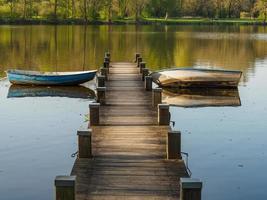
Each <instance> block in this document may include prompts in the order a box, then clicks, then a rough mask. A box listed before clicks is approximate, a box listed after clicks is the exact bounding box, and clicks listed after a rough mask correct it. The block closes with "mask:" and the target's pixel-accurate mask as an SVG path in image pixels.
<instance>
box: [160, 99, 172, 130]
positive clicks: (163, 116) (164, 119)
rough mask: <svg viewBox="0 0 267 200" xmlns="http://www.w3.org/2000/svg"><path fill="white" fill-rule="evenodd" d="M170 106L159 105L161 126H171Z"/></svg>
mask: <svg viewBox="0 0 267 200" xmlns="http://www.w3.org/2000/svg"><path fill="white" fill-rule="evenodd" d="M169 110H170V106H169V104H158V123H159V125H166V126H168V125H170V111H169Z"/></svg>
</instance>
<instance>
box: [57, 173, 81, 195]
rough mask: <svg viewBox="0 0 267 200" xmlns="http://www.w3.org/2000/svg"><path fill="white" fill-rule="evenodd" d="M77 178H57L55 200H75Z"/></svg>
mask: <svg viewBox="0 0 267 200" xmlns="http://www.w3.org/2000/svg"><path fill="white" fill-rule="evenodd" d="M75 182H76V176H57V177H56V178H55V200H75Z"/></svg>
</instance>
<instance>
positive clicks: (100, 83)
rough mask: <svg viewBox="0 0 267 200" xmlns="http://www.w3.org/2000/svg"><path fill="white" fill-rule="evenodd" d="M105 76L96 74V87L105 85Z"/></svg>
mask: <svg viewBox="0 0 267 200" xmlns="http://www.w3.org/2000/svg"><path fill="white" fill-rule="evenodd" d="M105 79H106V77H105V76H102V75H98V76H97V87H105V86H106V82H105Z"/></svg>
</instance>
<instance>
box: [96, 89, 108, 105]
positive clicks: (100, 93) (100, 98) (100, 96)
mask: <svg viewBox="0 0 267 200" xmlns="http://www.w3.org/2000/svg"><path fill="white" fill-rule="evenodd" d="M96 91H97V103H100V105H105V104H106V87H98V88H96Z"/></svg>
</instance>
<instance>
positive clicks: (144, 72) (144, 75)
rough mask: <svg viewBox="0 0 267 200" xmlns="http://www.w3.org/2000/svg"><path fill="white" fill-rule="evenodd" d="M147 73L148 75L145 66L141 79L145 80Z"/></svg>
mask: <svg viewBox="0 0 267 200" xmlns="http://www.w3.org/2000/svg"><path fill="white" fill-rule="evenodd" d="M148 75H149V69H147V68H144V69H142V81H145V78H146V76H148Z"/></svg>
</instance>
